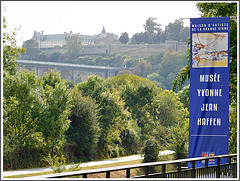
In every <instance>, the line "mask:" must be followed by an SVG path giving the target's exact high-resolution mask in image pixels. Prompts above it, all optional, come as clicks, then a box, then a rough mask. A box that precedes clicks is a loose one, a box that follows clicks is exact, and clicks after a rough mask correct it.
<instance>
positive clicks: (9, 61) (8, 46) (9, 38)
mask: <svg viewBox="0 0 240 181" xmlns="http://www.w3.org/2000/svg"><path fill="white" fill-rule="evenodd" d="M17 31H18V29H17V28H15V29H14V31H13V32H12V33H11V34H10V33H9V32H8V30H7V21H6V18H5V16H3V70H4V71H8V72H9V73H10V74H11V75H14V74H15V73H16V71H17V69H18V63H17V61H16V60H17V59H19V57H18V56H19V55H20V54H24V53H25V51H26V50H25V49H24V48H20V47H19V46H17V41H16V35H17Z"/></svg>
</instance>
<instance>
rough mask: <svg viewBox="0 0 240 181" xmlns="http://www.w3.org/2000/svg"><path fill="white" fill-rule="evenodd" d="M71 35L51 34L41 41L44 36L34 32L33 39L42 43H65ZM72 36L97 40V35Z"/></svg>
mask: <svg viewBox="0 0 240 181" xmlns="http://www.w3.org/2000/svg"><path fill="white" fill-rule="evenodd" d="M70 35H71V33H64V34H51V35H44V34H43V39H41V36H42V34H41V33H40V32H34V35H33V37H32V38H34V39H36V40H42V41H63V40H65V39H66V38H68V37H70ZM72 36H80V37H81V38H82V39H93V40H95V39H96V38H97V37H96V35H83V34H72Z"/></svg>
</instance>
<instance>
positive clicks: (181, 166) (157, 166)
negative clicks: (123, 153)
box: [32, 154, 237, 179]
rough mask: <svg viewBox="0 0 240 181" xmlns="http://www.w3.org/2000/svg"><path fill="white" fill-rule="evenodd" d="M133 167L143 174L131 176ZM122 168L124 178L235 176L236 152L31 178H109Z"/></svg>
mask: <svg viewBox="0 0 240 181" xmlns="http://www.w3.org/2000/svg"><path fill="white" fill-rule="evenodd" d="M223 158H225V159H226V158H228V163H225V164H220V162H221V159H223ZM213 159H216V160H217V164H215V165H210V164H209V161H212V160H213ZM199 161H202V162H205V164H204V167H199V168H197V167H195V165H196V163H197V162H199ZM189 163H191V167H190V168H189V167H188V164H189ZM133 169H139V170H140V171H139V173H143V174H140V175H137V176H136V175H135V176H133V175H132V176H131V170H133ZM123 170H125V173H126V174H125V178H237V154H229V155H219V156H211V157H201V158H190V159H180V160H172V161H161V162H151V163H142V164H135V165H127V166H119V167H110V168H101V169H92V170H81V171H73V172H63V173H56V174H49V175H44V176H37V177H32V178H35V179H36V178H39V179H49V178H71V177H76V176H77V177H80V178H89V177H91V174H99V173H104V174H105V177H106V178H111V173H113V172H116V171H123ZM112 178H113V177H112Z"/></svg>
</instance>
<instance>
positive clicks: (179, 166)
mask: <svg viewBox="0 0 240 181" xmlns="http://www.w3.org/2000/svg"><path fill="white" fill-rule="evenodd" d="M181 166H182V164H181V162H179V163H178V178H180V177H181Z"/></svg>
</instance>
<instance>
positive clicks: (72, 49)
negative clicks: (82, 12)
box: [67, 36, 82, 59]
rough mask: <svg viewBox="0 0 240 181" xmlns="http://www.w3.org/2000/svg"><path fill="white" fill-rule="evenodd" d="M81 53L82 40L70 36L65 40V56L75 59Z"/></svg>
mask: <svg viewBox="0 0 240 181" xmlns="http://www.w3.org/2000/svg"><path fill="white" fill-rule="evenodd" d="M81 51H82V39H81V38H80V37H79V36H71V37H69V38H68V39H67V54H68V56H69V57H70V58H74V59H75V58H77V57H78V56H79V55H80V54H81Z"/></svg>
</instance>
